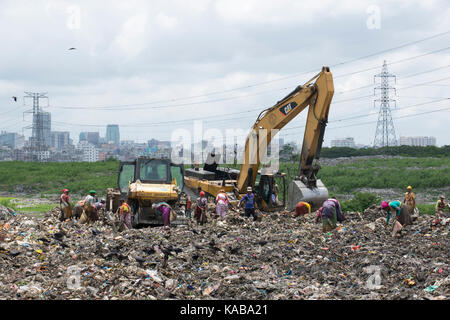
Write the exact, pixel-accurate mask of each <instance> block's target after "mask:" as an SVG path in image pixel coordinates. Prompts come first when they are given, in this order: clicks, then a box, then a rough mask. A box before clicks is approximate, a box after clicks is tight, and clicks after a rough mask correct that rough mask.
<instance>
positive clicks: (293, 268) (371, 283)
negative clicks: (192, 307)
mask: <svg viewBox="0 0 450 320" xmlns="http://www.w3.org/2000/svg"><path fill="white" fill-rule="evenodd" d="M2 214H3V218H2ZM57 215H58V210H57V209H54V210H53V211H52V212H49V213H47V214H46V216H45V217H44V218H41V219H38V218H33V217H26V216H24V215H20V214H16V215H12V214H11V211H7V209H6V208H4V207H0V219H3V220H2V222H1V224H2V226H1V228H2V230H3V231H2V232H3V239H2V241H0V263H1V266H2V268H1V273H2V274H1V278H0V298H1V299H45V300H50V299H231V300H233V299H244V300H247V299H257V300H261V299H262V300H264V299H289V300H291V299H383V300H385V299H439V300H442V299H445V300H447V299H449V297H450V293H449V288H450V286H449V285H450V276H449V265H448V264H449V260H450V259H449V226H450V223H448V220H444V221H447V224H445V225H439V226H437V227H433V226H432V225H431V221H432V220H433V217H429V216H420V217H418V218H417V219H416V220H415V221H414V224H413V225H412V226H407V227H406V228H405V230H402V232H401V235H400V236H399V237H396V238H393V237H392V236H391V227H390V226H388V227H386V226H385V225H384V220H385V216H384V215H383V214H382V213H381V212H380V211H379V210H378V209H377V208H371V209H368V210H366V211H365V212H364V213H347V214H346V220H345V221H344V222H343V223H342V224H340V225H339V227H338V228H337V229H336V230H334V231H332V232H329V233H322V232H321V225H319V224H316V223H315V222H314V218H315V217H314V215H313V214H312V215H309V216H307V217H304V218H293V217H292V216H289V215H287V214H284V213H281V212H280V213H270V214H266V215H263V216H262V218H261V221H256V222H254V221H252V219H247V218H244V217H242V216H237V215H235V214H234V213H232V214H229V215H228V216H227V218H226V219H225V220H224V221H220V220H216V219H211V218H209V220H208V222H207V224H206V225H204V226H198V225H197V224H196V223H193V222H189V224H188V225H187V226H178V227H172V228H171V229H170V231H167V230H164V228H161V227H156V228H143V229H132V230H126V231H123V232H121V233H120V232H117V231H115V230H116V229H115V228H114V227H113V225H112V224H111V223H108V221H107V219H106V218H105V219H104V220H102V221H98V222H96V223H95V224H93V225H80V224H78V223H77V222H75V221H65V222H60V221H59V220H58V219H57ZM444 223H445V222H444Z"/></svg>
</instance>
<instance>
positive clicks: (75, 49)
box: [69, 47, 77, 50]
mask: <svg viewBox="0 0 450 320" xmlns="http://www.w3.org/2000/svg"><path fill="white" fill-rule="evenodd" d="M69 50H77V48H73V47H72V48H69Z"/></svg>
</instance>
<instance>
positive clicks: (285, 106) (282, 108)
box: [280, 102, 297, 116]
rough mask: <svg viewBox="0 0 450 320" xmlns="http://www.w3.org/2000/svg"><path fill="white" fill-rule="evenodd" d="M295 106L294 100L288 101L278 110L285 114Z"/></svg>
mask: <svg viewBox="0 0 450 320" xmlns="http://www.w3.org/2000/svg"><path fill="white" fill-rule="evenodd" d="M296 106H297V103H296V102H291V103H288V104H286V105H284V106H282V107H281V108H280V112H281V113H282V114H283V115H285V116H286V115H287V114H288V113H289V112H291V110H292V109H294V108H295V107H296Z"/></svg>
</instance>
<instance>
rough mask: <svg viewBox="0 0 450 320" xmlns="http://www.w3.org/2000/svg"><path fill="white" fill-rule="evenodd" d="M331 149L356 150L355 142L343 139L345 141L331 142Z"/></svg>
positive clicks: (350, 139) (351, 139)
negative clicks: (345, 148)
mask: <svg viewBox="0 0 450 320" xmlns="http://www.w3.org/2000/svg"><path fill="white" fill-rule="evenodd" d="M331 147H347V148H356V145H355V140H354V139H353V138H345V139H335V140H331Z"/></svg>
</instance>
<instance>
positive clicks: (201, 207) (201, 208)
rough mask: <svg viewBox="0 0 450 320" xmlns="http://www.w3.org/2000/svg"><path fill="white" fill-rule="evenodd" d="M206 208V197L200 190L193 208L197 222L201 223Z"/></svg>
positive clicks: (204, 218)
mask: <svg viewBox="0 0 450 320" xmlns="http://www.w3.org/2000/svg"><path fill="white" fill-rule="evenodd" d="M207 209H208V198H207V197H206V194H205V192H204V191H200V197H198V198H197V206H196V208H195V217H196V218H197V223H200V225H203V224H204V223H205V222H206V221H207V219H206V211H207Z"/></svg>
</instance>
